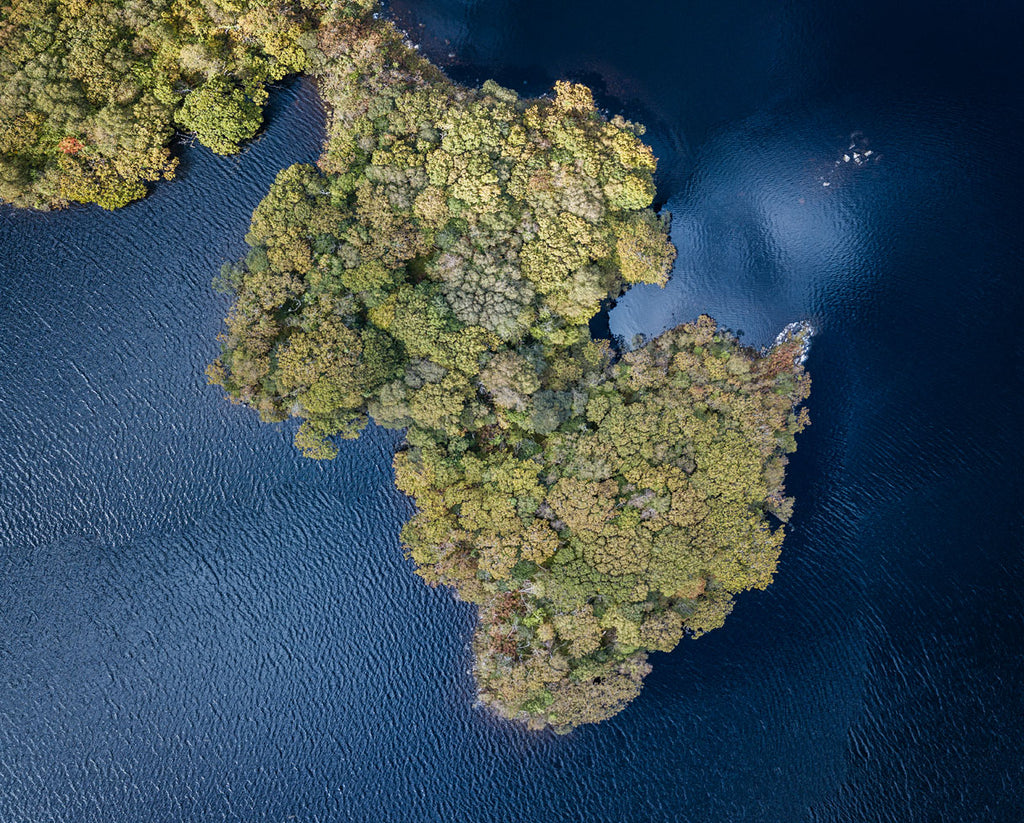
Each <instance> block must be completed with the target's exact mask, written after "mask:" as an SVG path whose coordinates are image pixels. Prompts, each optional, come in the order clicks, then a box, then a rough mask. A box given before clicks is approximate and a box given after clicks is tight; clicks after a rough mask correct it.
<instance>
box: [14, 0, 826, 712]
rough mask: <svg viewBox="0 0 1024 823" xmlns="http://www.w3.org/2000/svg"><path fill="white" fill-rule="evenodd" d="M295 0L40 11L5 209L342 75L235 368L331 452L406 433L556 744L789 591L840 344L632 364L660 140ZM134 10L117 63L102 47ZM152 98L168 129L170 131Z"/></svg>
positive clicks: (118, 180) (427, 551)
mask: <svg viewBox="0 0 1024 823" xmlns="http://www.w3.org/2000/svg"><path fill="white" fill-rule="evenodd" d="M129 9H134V11H132V12H131V14H129V12H128V10H129ZM278 9H279V5H278V4H274V5H273V6H272V7H271V6H270V5H269V4H267V3H260V2H243V1H239V2H231V3H228V2H223V3H220V4H215V3H210V2H207V3H202V4H199V3H193V2H190V0H180V2H177V3H173V4H172V3H165V4H159V3H157V4H152V3H149V4H141V3H140V4H138V5H137V7H136V6H132V5H131V4H130V3H121V2H116V3H115V2H110V3H81V2H78V3H74V2H69V3H63V2H61V3H47V2H39V0H28V2H18V3H15V5H14V13H7V15H6V16H5V17H3V18H0V51H2V53H3V60H4V61H5V63H4V64H3V66H4V69H5V73H6V72H8V70H9V69H10V67H12V66H13V67H15V68H16V69H17V71H16V72H15V75H14V76H15V77H16V81H17V82H15V81H11V82H8V83H7V84H6V85H5V87H4V92H3V93H4V95H5V97H4V100H3V102H2V105H3V106H4V111H5V112H12V113H13V114H14V117H13V118H10V119H8V118H5V125H4V126H3V127H0V177H2V179H0V197H3V198H4V199H5V200H8V201H9V202H13V203H15V204H17V205H34V206H37V207H38V206H59V205H61V204H63V203H64V202H67V201H69V200H81V201H90V200H91V201H95V202H99V203H100V204H101V205H103V206H106V207H115V206H119V205H121V204H123V203H124V202H128V201H129V200H131V199H133V198H134V197H137V196H141V195H142V194H144V192H145V182H146V181H147V180H150V179H152V178H154V177H155V176H159V175H160V174H164V175H166V174H168V173H169V171H171V170H172V169H171V166H172V165H173V160H172V159H171V158H170V156H169V153H168V152H167V149H166V139H167V137H168V134H169V131H170V130H171V128H172V123H177V124H179V125H181V126H183V127H185V128H189V129H191V130H193V131H195V132H196V133H197V135H198V137H199V139H200V140H201V141H203V142H204V143H206V144H207V145H209V146H210V147H211V148H212V149H214V150H216V151H231V150H234V149H235V148H237V146H238V145H239V143H240V141H242V140H244V139H245V138H246V137H248V136H251V134H252V133H254V132H255V130H256V128H258V124H259V119H260V112H259V106H260V104H261V102H262V98H263V97H264V96H265V91H264V90H263V84H264V83H265V82H266V81H267V80H269V79H272V78H274V77H279V76H281V75H283V74H284V73H287V72H290V71H300V70H302V71H307V72H310V73H312V74H314V75H315V76H316V77H317V78H318V80H319V83H320V89H321V94H322V96H323V98H324V100H325V102H326V104H327V105H328V108H329V120H328V138H327V141H326V143H325V146H324V151H323V154H322V156H321V158H320V160H319V162H318V164H317V166H311V165H296V166H292V167H291V168H289V169H285V170H284V171H282V172H281V173H280V174H279V175H278V177H277V180H276V181H275V183H274V184H273V186H272V187H271V189H270V191H269V193H268V194H267V196H266V198H265V199H264V200H263V201H262V202H261V203H260V204H259V206H258V207H257V209H256V211H255V212H254V214H253V219H252V224H251V227H250V231H249V234H248V235H247V237H246V240H247V242H248V244H249V246H250V251H249V253H248V254H247V255H246V257H245V258H244V259H243V260H241V261H238V262H237V263H233V264H228V265H226V266H225V267H224V269H223V270H222V272H221V275H220V277H219V279H218V280H219V285H220V286H221V287H222V288H224V289H225V290H227V291H229V292H230V293H231V294H232V295H233V302H232V306H231V309H230V313H229V315H228V318H227V328H226V331H225V333H224V334H223V335H222V353H221V356H220V357H219V358H218V360H217V361H216V362H215V363H213V364H211V366H210V368H209V369H208V375H209V378H210V380H211V382H213V383H216V384H218V385H220V386H222V387H223V388H224V390H225V391H226V392H227V394H228V395H229V396H230V397H231V399H232V400H234V401H237V402H241V403H245V404H247V405H249V406H252V407H253V408H255V409H256V410H258V412H259V413H260V415H261V416H262V418H263V419H264V420H267V421H282V420H286V419H288V418H291V417H296V418H300V419H301V420H302V423H301V426H300V427H299V429H298V432H297V434H296V445H297V446H298V447H299V448H301V449H302V450H303V452H304V453H305V454H306V455H307V456H309V457H312V458H319V459H329V458H331V457H333V456H334V455H335V454H336V453H337V448H338V446H337V444H336V439H337V438H338V437H341V438H346V437H356V436H358V433H359V432H360V431H361V429H362V428H363V427H365V426H366V425H367V423H368V422H369V420H370V419H373V420H374V421H375V422H376V423H378V424H380V425H383V426H387V427H391V428H400V429H405V430H406V431H407V435H406V445H405V446H404V447H403V448H402V450H400V451H399V453H398V454H397V455H396V457H395V475H396V483H397V485H398V487H399V488H400V489H402V490H403V491H404V492H406V493H407V494H409V495H410V496H412V498H413V499H414V500H415V502H416V506H417V513H416V515H415V516H414V517H413V518H412V520H410V521H409V523H407V524H406V525H405V527H404V528H403V530H402V540H403V543H404V545H405V547H406V549H407V551H408V553H409V555H410V556H411V557H412V558H413V560H415V562H416V565H417V571H418V573H419V574H420V575H421V576H422V577H423V578H424V579H425V580H426V581H427V582H428V583H430V584H432V585H438V584H440V585H447V586H452V587H453V588H454V589H455V591H456V592H457V593H458V595H459V597H461V598H462V599H463V600H466V601H468V602H471V603H474V604H476V605H477V607H478V610H479V621H478V625H477V629H476V635H475V639H474V652H475V665H474V673H475V676H476V679H477V683H478V686H479V693H480V697H481V699H482V700H483V702H485V703H487V704H488V705H490V706H492V707H493V708H494V709H496V710H497V711H498V712H500V713H501V714H503V715H505V716H507V717H511V718H516V719H519V720H523V721H524V722H526V723H528V724H529V725H531V726H533V727H552V728H554V729H556V730H557V731H567V730H570V729H572V728H574V727H576V726H578V725H580V724H583V723H591V722H598V721H600V720H603V719H605V718H607V717H609V716H611V715H613V714H615V713H616V712H618V711H619V710H621V709H622V708H623V707H624V706H625V705H626V704H627V703H628V702H629V701H630V700H632V699H633V698H634V697H636V695H637V694H638V693H639V691H640V689H641V684H642V680H643V677H644V675H645V674H646V673H647V672H648V671H649V665H648V662H647V655H648V653H649V652H651V651H656V650H657V651H669V650H671V649H672V648H674V647H675V646H676V645H677V644H678V643H679V641H680V640H681V639H682V638H683V637H684V636H685V635H687V634H689V635H691V636H699V635H700V634H703V633H704V632H706V631H709V630H711V629H714V628H716V627H718V626H720V625H722V623H723V621H724V619H725V617H726V616H727V615H728V613H729V611H730V610H731V608H732V604H733V598H734V596H735V595H737V594H738V593H740V592H742V591H744V590H746V589H750V588H764V587H765V586H767V585H768V584H769V582H770V581H771V578H772V575H773V573H774V571H775V568H776V563H777V560H778V556H779V551H780V546H781V543H782V540H783V528H782V526H781V525H779V523H778V522H777V521H784V520H786V519H787V518H788V516H789V513H790V511H791V508H792V501H791V500H790V499H789V498H787V497H786V496H785V494H784V488H783V481H784V473H785V465H786V454H787V453H789V452H791V451H793V449H794V448H795V439H794V437H795V435H796V434H797V433H798V432H799V431H800V430H801V429H802V428H803V427H804V426H805V425H806V423H807V416H806V412H805V411H802V410H800V409H799V407H800V404H801V403H802V402H803V400H804V399H806V397H807V396H808V392H809V379H808V377H807V375H806V374H805V372H804V369H803V365H802V363H803V353H804V351H805V350H806V345H807V339H808V334H809V331H808V329H807V328H806V327H805V326H800V325H797V326H794V327H792V328H790V329H789V330H788V332H787V333H786V334H784V335H782V336H780V338H779V340H778V341H776V344H775V345H774V346H773V347H771V348H770V349H769V350H767V351H765V352H757V351H754V350H752V349H750V348H748V347H745V346H743V345H741V344H740V342H739V341H738V340H737V339H736V338H735V337H734V336H732V335H731V334H729V333H728V332H726V331H724V330H722V329H720V328H719V327H718V326H717V324H716V323H715V322H714V321H713V320H712V319H711V318H708V317H706V316H702V317H700V318H698V319H697V320H696V321H694V322H693V323H687V324H684V325H681V326H678V327H676V328H674V329H671V330H669V331H667V332H665V333H664V334H662V335H660V336H659V337H657V338H655V339H653V340H650V341H646V342H643V343H642V344H641V345H638V346H636V347H635V348H634V349H633V350H631V351H628V352H626V353H624V354H621V355H619V354H617V353H616V352H615V351H614V350H613V349H612V347H611V346H610V345H609V344H608V342H607V341H602V340H592V339H591V337H590V334H589V330H588V323H589V321H590V319H591V318H592V317H593V316H594V315H595V314H596V313H597V312H598V311H600V308H601V304H602V301H604V300H607V299H608V298H615V297H617V296H619V295H620V294H621V293H622V292H623V290H624V289H625V288H628V287H629V286H630V285H631V284H634V283H649V284H657V285H664V283H665V282H666V280H667V278H668V275H669V272H670V270H671V266H672V262H673V259H674V256H675V250H674V248H673V247H672V245H671V244H670V243H669V241H668V231H667V220H666V219H664V218H663V217H662V216H661V215H659V214H657V213H655V211H653V210H652V209H651V203H652V201H653V197H654V184H653V172H654V170H655V165H656V161H655V158H654V156H653V154H652V153H651V150H650V149H649V148H648V147H647V146H646V145H644V143H643V142H642V140H641V137H642V135H643V129H642V127H640V126H638V125H636V124H633V123H630V122H628V121H625V120H623V119H622V118H612V119H611V120H609V119H607V118H606V117H604V116H603V115H602V114H601V113H600V112H599V111H598V110H597V109H596V108H595V105H594V101H593V98H592V95H591V93H590V91H589V89H587V88H586V87H585V86H582V85H578V84H573V83H558V84H556V86H555V89H554V93H553V94H552V95H551V96H550V97H547V98H542V99H533V100H524V99H520V97H519V96H518V95H517V94H516V93H515V92H513V91H511V90H509V89H505V88H502V87H500V86H498V85H497V84H495V83H493V82H488V83H485V84H484V85H483V87H482V88H480V89H470V88H466V87H463V86H459V85H457V84H454V83H452V82H451V81H449V80H448V78H446V77H445V75H444V74H443V73H442V72H441V71H440V70H439V69H437V68H436V67H435V66H433V65H432V64H431V63H429V62H428V61H427V60H425V59H424V58H423V57H421V56H420V55H419V54H418V53H417V51H416V50H415V49H414V48H413V47H412V46H411V45H410V44H409V43H408V42H407V41H406V40H405V39H404V37H403V35H402V34H401V33H400V32H399V31H397V30H396V29H395V28H394V27H393V26H392V25H391V23H389V22H388V21H387V20H385V19H383V18H382V17H381V16H380V15H379V13H378V9H377V8H376V6H375V4H374V3H372V2H369V0H360V2H355V1H351V2H335V3H331V4H326V3H318V2H312V1H310V2H304V3H293V4H290V5H288V4H286V6H285V7H283V11H282V13H281V14H280V15H278V14H276V11H277V10H278ZM19 15H20V16H19ZM132 15H134V16H132ZM40 20H41V21H42V22H39V21H40ZM103 20H106V21H108V22H110V21H114V22H113V23H110V25H111V26H112V27H113V30H112V31H111V32H108V34H106V35H104V36H106V37H107V39H106V40H104V41H103V43H104V44H105V45H104V48H105V49H106V51H105V52H104V51H103V49H99V47H95V48H94V49H93V52H88V50H86V51H83V49H84V48H85V46H84V45H83V43H84V42H85V41H86V40H87V39H88V34H87V33H83V32H86V31H87V29H86V27H87V26H92V27H95V26H97V25H100V23H101V22H102V21H103ZM182 21H185V22H182ZM103 31H105V32H106V31H107V29H103ZM69 32H70V33H69ZM76 33H77V34H76ZM51 35H52V39H48V38H49V37H50V36H51ZM76 37H77V38H78V39H75V38H76ZM22 42H32V43H35V45H33V46H32V48H33V49H35V51H33V52H32V53H31V56H30V57H28V58H27V57H26V56H25V55H26V54H28V52H25V51H24V49H23V48H22V46H21V45H20V44H21V43H22ZM93 42H95V41H93ZM40 44H42V45H40ZM110 54H114V55H117V56H118V58H117V59H120V60H123V62H124V65H123V66H121V67H120V68H117V67H113V68H111V66H110V64H109V62H108V58H109V55H110ZM83 55H84V56H83ZM44 58H46V59H44ZM47 61H49V62H47ZM117 65H119V66H120V64H117ZM40 66H42V67H43V68H46V67H47V66H49V68H46V70H45V71H43V69H42V68H40ZM83 66H88V67H92V68H90V69H89V70H88V71H86V69H85V68H83ZM69 67H70V68H71V69H72V71H71V75H70V76H71V77H72V79H71V80H67V81H65V79H63V77H62V71H63V72H64V73H67V71H68V70H69ZM90 71H91V72H93V73H94V74H95V77H94V76H93V74H89V72H90ZM126 71H127V75H128V76H129V77H130V78H135V79H133V80H130V82H129V85H128V86H122V87H118V90H116V91H115V90H113V89H114V86H112V85H111V84H112V83H113V82H114V80H115V79H116V78H115V77H114V75H110V76H108V74H109V72H116V75H117V77H121V76H122V75H124V74H125V72H126ZM83 72H84V74H83ZM104 72H106V73H108V74H105V73H104ZM33 82H35V83H37V87H34V88H35V90H36V92H37V93H38V92H39V90H40V89H42V90H43V91H45V92H46V94H48V95H49V97H47V98H46V99H47V100H49V99H53V100H55V101H57V102H56V103H55V104H54V105H55V106H57V105H58V103H60V101H62V100H63V101H70V102H67V103H66V107H67V108H65V109H59V110H60V111H61V112H62V113H61V115H60V116H54V115H53V113H52V111H51V112H47V111H44V110H43V109H44V108H45V107H46V106H48V105H49V103H44V104H40V103H38V102H33V101H35V100H36V99H37V97H38V94H37V95H36V96H35V97H33V96H32V95H31V93H30V92H25V94H28V95H29V97H24V96H22V97H19V96H17V95H15V97H14V98H11V94H12V92H11V89H12V88H13V89H15V90H17V89H22V88H24V86H25V84H26V83H27V84H30V85H31V83H33ZM69 89H70V91H69ZM76 95H78V97H76ZM9 98H10V99H14V100H15V102H14V103H11V102H9ZM81 100H84V101H85V103H81ZM75 101H79V103H81V106H80V108H77V109H76V108H74V107H75V105H78V104H79V103H76V102H75ZM153 101H155V102H153ZM86 104H88V105H86ZM60 105H65V104H64V103H60ZM90 106H91V108H89V107H90ZM58 108H59V106H58ZM129 110H130V112H131V116H132V117H142V118H143V119H146V118H149V122H150V123H151V126H150V127H149V130H148V131H144V132H143V133H142V135H141V136H138V135H134V136H133V127H132V125H131V123H132V122H134V121H131V120H130V118H129V116H128V114H126V112H128V111H129ZM111 112H113V113H111ZM118 112H120V115H119V114H118ZM115 115H116V116H115ZM121 115H123V116H124V118H127V119H124V118H123V119H121V120H118V119H116V117H117V116H121ZM143 138H145V139H143ZM132 140H135V142H134V143H131V141H132ZM126 141H127V142H126ZM161 141H162V142H161ZM128 143H131V145H130V146H128ZM12 146H13V148H12ZM125 146H128V148H127V149H126V148H125ZM125 157H128V158H143V159H145V158H150V160H146V161H145V162H143V161H142V160H138V159H136V160H131V162H130V163H129V162H128V161H127V160H125V159H124V158H125ZM126 163H127V165H126ZM772 518H775V519H776V522H774V523H773V521H772Z"/></svg>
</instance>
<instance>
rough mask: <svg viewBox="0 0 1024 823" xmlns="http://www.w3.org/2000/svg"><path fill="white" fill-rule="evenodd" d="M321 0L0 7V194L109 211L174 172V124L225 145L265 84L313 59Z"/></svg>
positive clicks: (33, 2)
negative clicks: (92, 205)
mask: <svg viewBox="0 0 1024 823" xmlns="http://www.w3.org/2000/svg"><path fill="white" fill-rule="evenodd" d="M321 11H322V4H321V3H320V2H318V0H294V1H293V2H287V0H285V2H276V0H275V2H273V3H271V2H269V0H9V2H5V3H3V4H2V5H0V112H2V113H3V116H2V117H0V200H4V201H7V202H9V203H13V204H14V205H18V206H30V207H33V208H39V209H47V208H55V207H60V206H63V205H66V204H67V203H68V202H71V201H74V202H81V203H98V204H99V205H101V206H103V207H104V208H108V209H113V208H117V207H119V206H123V205H125V204H126V203H129V202H131V201H132V200H137V199H139V198H140V197H144V196H145V195H146V191H147V184H148V183H151V182H154V181H156V180H159V179H170V178H171V177H172V176H173V174H174V170H175V167H176V165H177V163H176V160H175V159H174V158H173V157H172V155H171V152H170V150H169V149H168V143H169V141H170V139H171V137H172V136H173V134H174V131H175V128H176V127H180V128H182V129H185V130H186V131H193V132H195V133H196V135H197V136H198V138H199V140H200V141H201V142H203V143H204V144H206V145H207V146H209V147H210V148H211V149H212V150H214V151H216V152H219V153H222V154H230V153H233V152H235V151H238V148H239V143H240V142H241V141H243V140H245V139H248V138H250V137H252V136H253V134H255V133H256V131H257V129H258V128H259V125H260V123H261V121H262V115H261V108H262V105H263V103H264V101H265V100H266V98H267V91H266V88H265V85H266V83H268V82H271V81H274V80H277V79H280V78H281V77H284V76H285V75H286V74H292V73H295V72H299V71H303V70H306V69H308V68H309V67H310V66H311V63H310V60H311V57H312V56H313V55H315V53H316V31H317V28H318V25H319V18H320V13H321Z"/></svg>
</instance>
